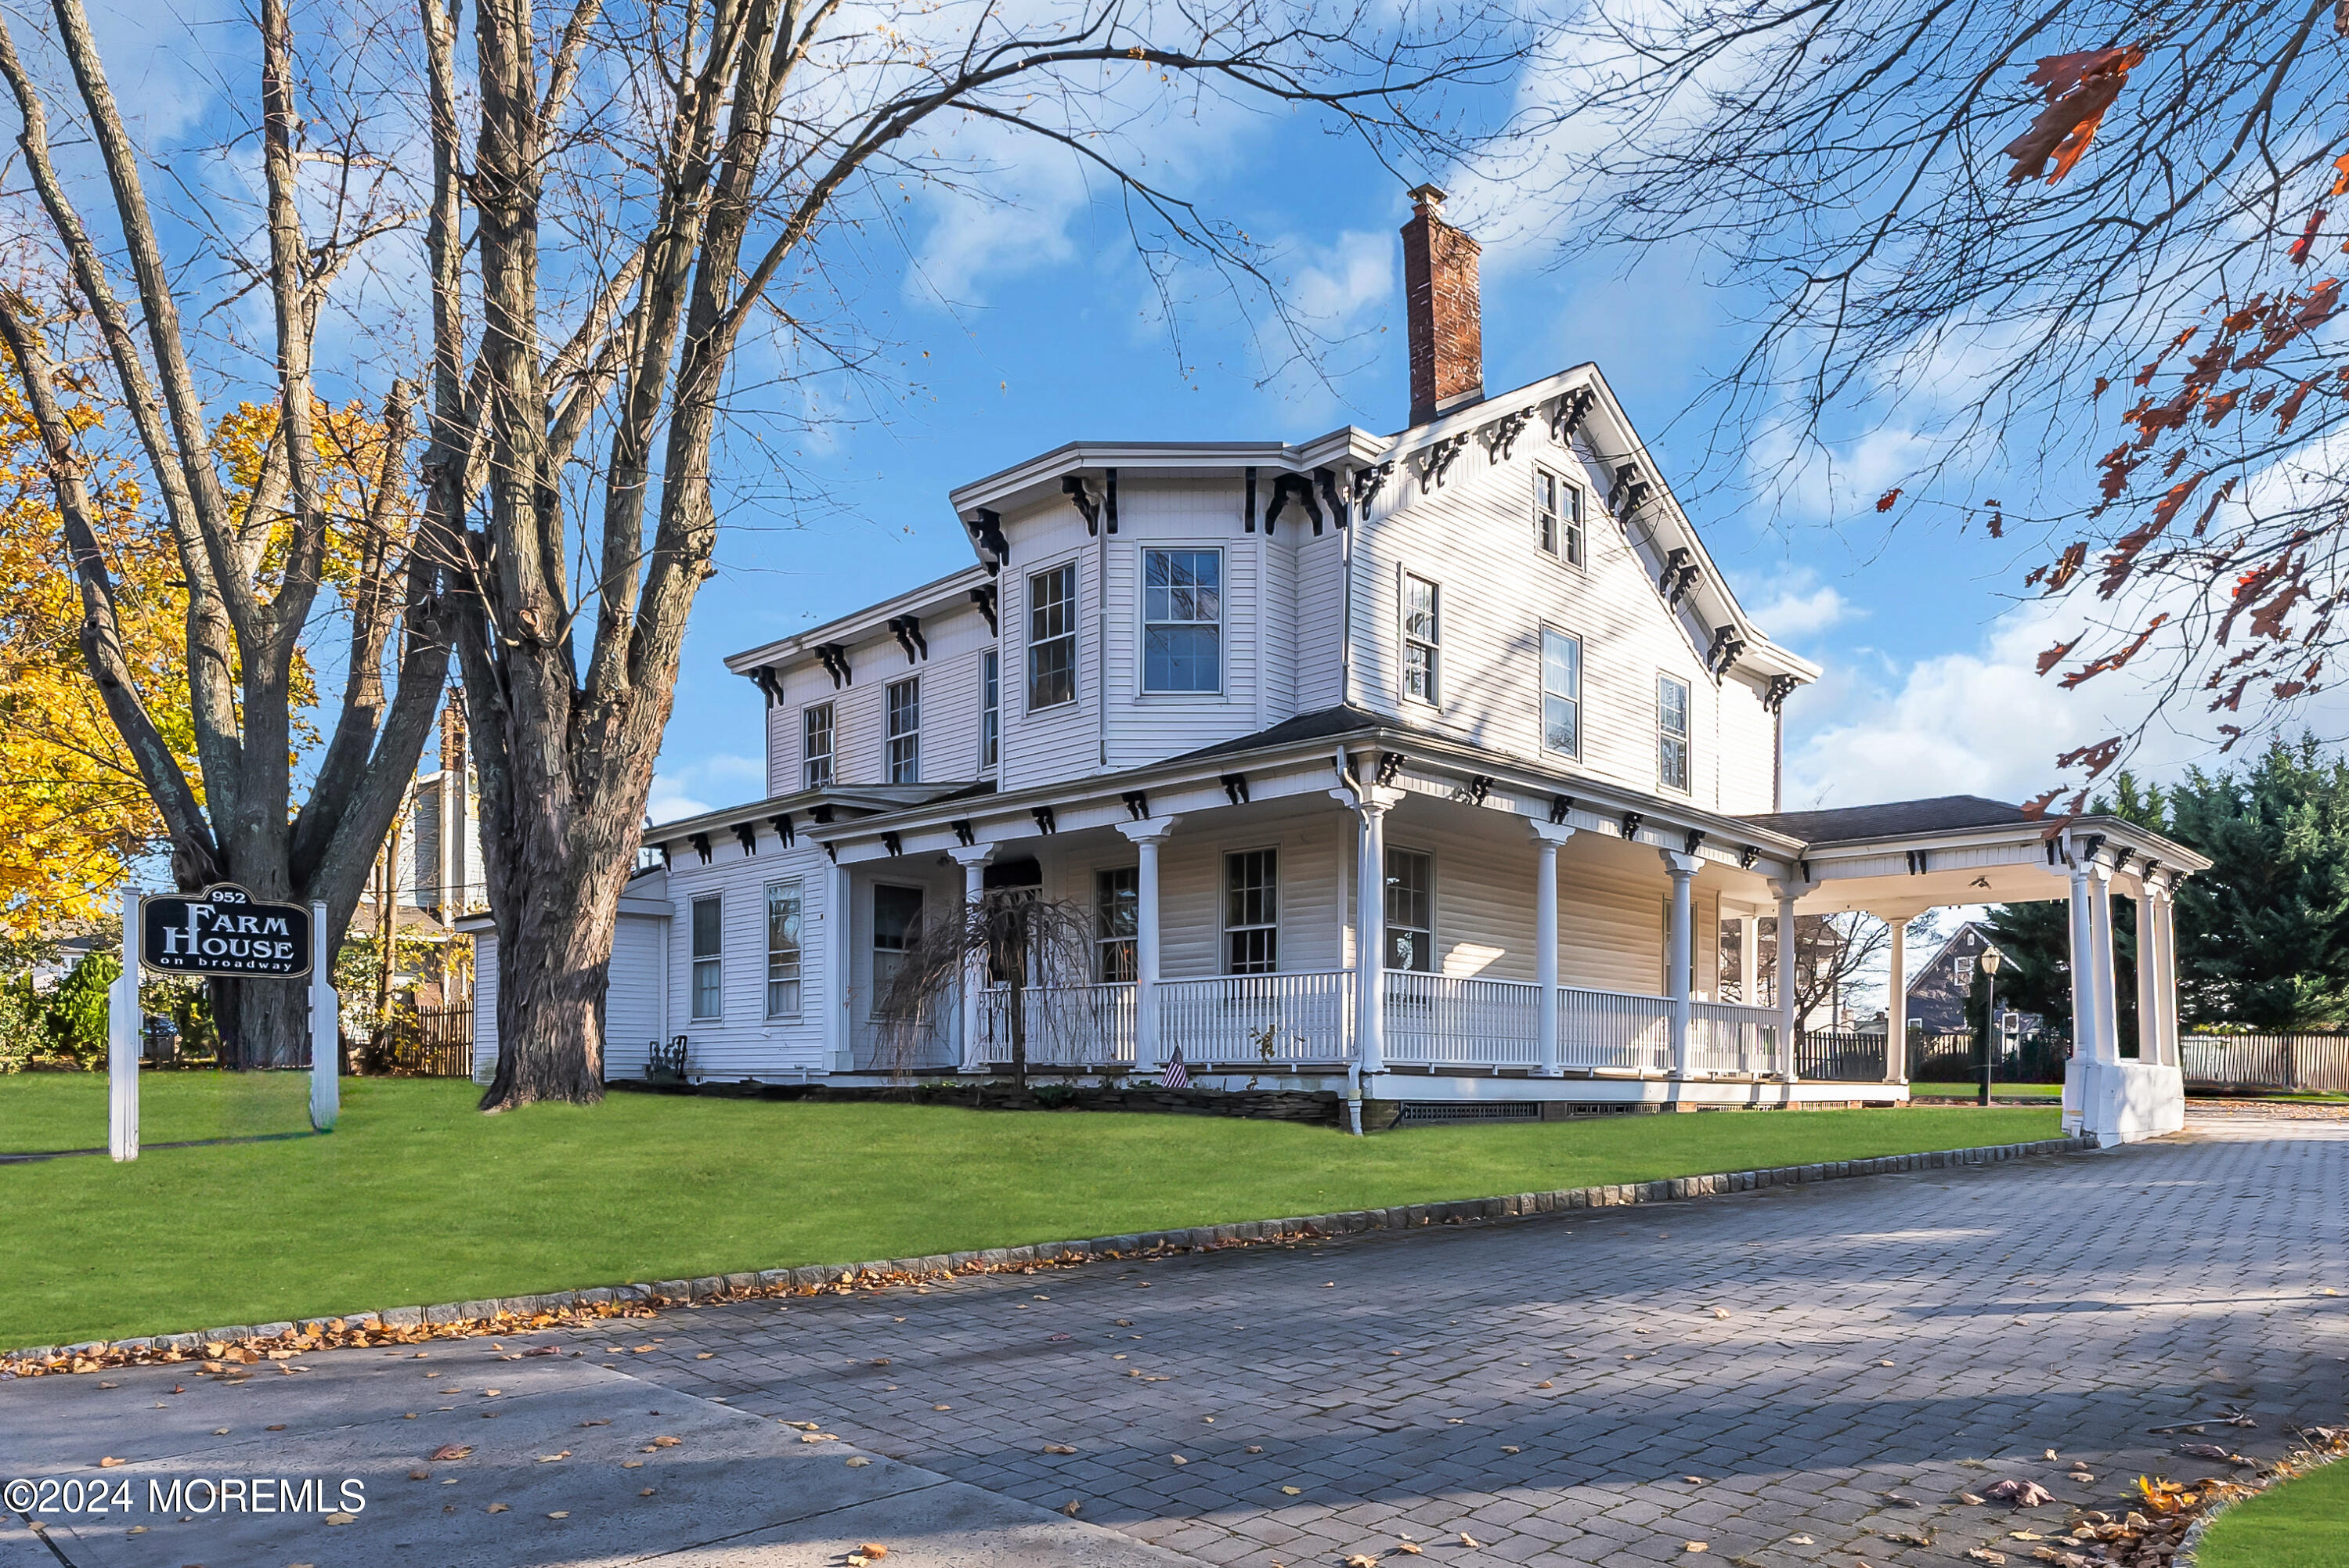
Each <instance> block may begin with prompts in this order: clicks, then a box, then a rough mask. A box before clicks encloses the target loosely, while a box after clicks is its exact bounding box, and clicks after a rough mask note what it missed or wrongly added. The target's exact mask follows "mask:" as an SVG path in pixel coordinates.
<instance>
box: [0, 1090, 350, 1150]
mask: <svg viewBox="0 0 2349 1568" xmlns="http://www.w3.org/2000/svg"><path fill="white" fill-rule="evenodd" d="M309 1127H310V1075H309V1074H308V1073H307V1072H270V1073H214V1072H144V1073H141V1074H140V1075H139V1141H140V1144H141V1145H142V1146H145V1145H149V1144H156V1143H183V1142H189V1141H191V1140H195V1139H199V1138H247V1137H251V1136H253V1135H254V1134H255V1133H264V1132H305V1131H307V1130H309ZM105 1147H106V1075H105V1074H104V1073H102V1072H100V1073H55V1072H38V1073H13V1074H10V1075H9V1076H7V1077H5V1078H0V1154H24V1153H28V1152H31V1151H33V1150H47V1149H103V1148H105Z"/></svg>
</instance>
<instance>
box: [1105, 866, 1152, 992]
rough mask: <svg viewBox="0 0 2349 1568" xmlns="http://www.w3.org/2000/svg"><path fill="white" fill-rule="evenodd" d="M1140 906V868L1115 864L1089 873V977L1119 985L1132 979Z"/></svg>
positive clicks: (1134, 971) (1136, 972)
mask: <svg viewBox="0 0 2349 1568" xmlns="http://www.w3.org/2000/svg"><path fill="white" fill-rule="evenodd" d="M1141 907H1142V870H1141V868H1140V867H1138V866H1119V867H1117V868H1116V869H1115V870H1113V871H1105V872H1094V873H1093V978H1094V979H1096V980H1099V981H1102V982H1103V983H1104V984H1122V983H1123V982H1126V981H1130V980H1132V979H1133V978H1134V976H1135V975H1136V974H1138V973H1139V971H1138V970H1137V969H1136V968H1135V965H1134V947H1133V944H1134V934H1135V932H1136V931H1137V930H1138V929H1139V927H1138V925H1137V923H1136V916H1137V914H1138V913H1139V912H1140V910H1141Z"/></svg>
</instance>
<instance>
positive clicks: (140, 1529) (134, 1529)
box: [123, 1524, 147, 1535]
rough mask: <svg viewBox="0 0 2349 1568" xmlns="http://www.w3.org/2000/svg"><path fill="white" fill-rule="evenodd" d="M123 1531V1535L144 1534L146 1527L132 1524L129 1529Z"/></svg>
mask: <svg viewBox="0 0 2349 1568" xmlns="http://www.w3.org/2000/svg"><path fill="white" fill-rule="evenodd" d="M123 1533H124V1534H125V1535H144V1534H146V1533H147V1527H146V1526H145V1525H143V1524H134V1525H132V1526H131V1527H130V1528H129V1530H126V1531H124V1532H123Z"/></svg>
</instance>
